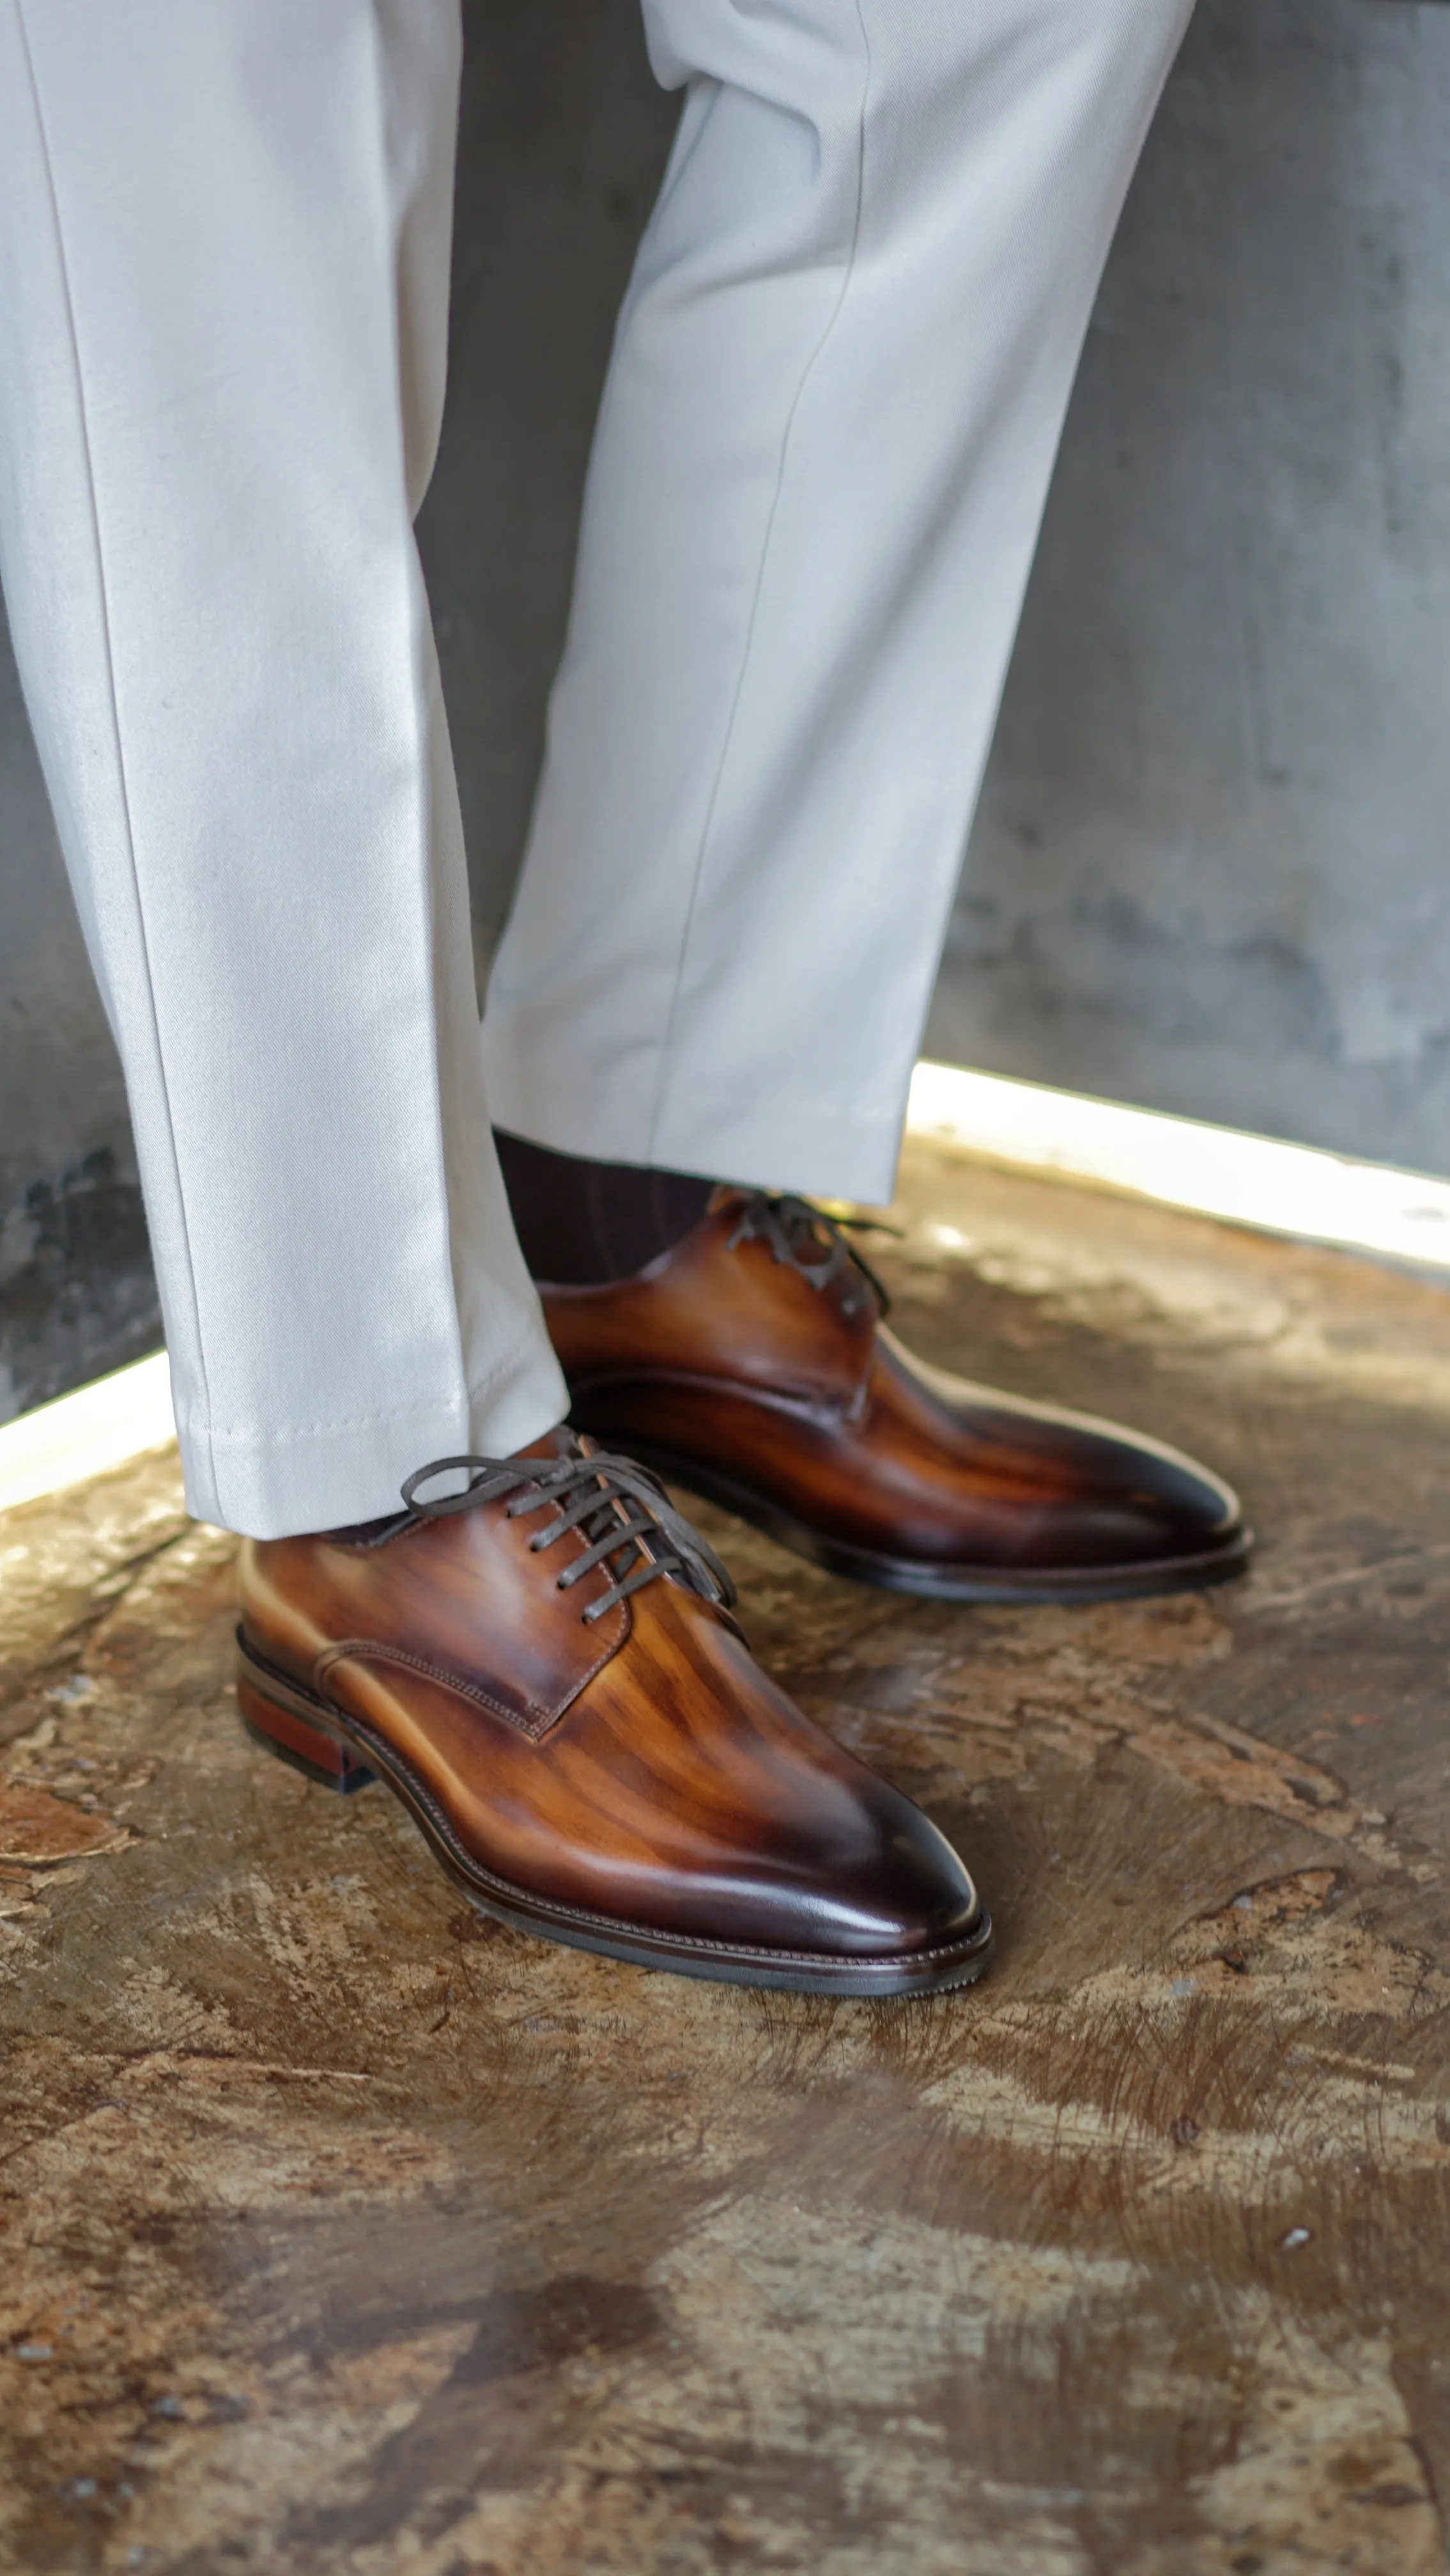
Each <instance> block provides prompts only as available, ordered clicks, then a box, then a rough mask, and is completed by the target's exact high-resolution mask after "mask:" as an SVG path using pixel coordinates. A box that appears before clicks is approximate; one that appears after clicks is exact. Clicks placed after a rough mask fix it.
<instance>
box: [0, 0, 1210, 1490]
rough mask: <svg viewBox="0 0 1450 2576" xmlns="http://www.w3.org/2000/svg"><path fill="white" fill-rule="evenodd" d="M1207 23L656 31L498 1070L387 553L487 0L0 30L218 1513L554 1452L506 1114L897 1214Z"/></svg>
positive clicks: (782, 7)
mask: <svg viewBox="0 0 1450 2576" xmlns="http://www.w3.org/2000/svg"><path fill="white" fill-rule="evenodd" d="M1186 14H1187V5H1186V0H645V18H646V31H647V36H648V41H649V45H650V51H651V59H652V61H653V64H654V68H655V70H656V73H657V74H658V76H659V78H660V79H661V80H662V81H664V82H665V83H667V84H669V85H671V86H674V87H678V88H680V89H682V90H683V92H684V99H683V108H682V116H681V123H680V127H679V132H678V137H677V141H676V145H675V149H674V152H673V155H672V158H671V161H670V165H669V168H668V171H667V174H666V178H665V182H664V186H663V189H662V192H661V196H660V200H659V203H658V205H657V207H656V209H655V211H654V215H653V217H652V220H651V222H650V225H649V228H648V230H647V232H646V235H645V239H644V242H643V245H642V247H641V251H640V254H639V259H638V262H637V265H636V269H635V274H634V277H633V281H632V283H631V286H630V289H629V292H628V295H627V297H626V301H625V305H624V308H623V311H622V313H621V316H620V321H619V327H618V332H617V336H616V344H615V349H614V355H613V360H612V364H611V368H610V372H609V377H608V382H607V385H606V390H605V395H604V401H603V407H602V411H601V416H600V421H599V427H598V432H597V436H596V441H595V447H594V454H593V460H592V464H591V469H590V476H589V484H588V491H587V495H586V504H585V513H584V525H583V533H582V539H581V548H580V560H579V567H578V575H577V582H576V589H575V598H574V606H573V613H572V618H571V624H570V631H569V637H568V643H567V649H566V652H565V657H564V661H563V665H562V668H561V671H560V674H559V679H558V683H557V686H556V689H555V692H554V697H553V702H552V707H551V713H550V723H549V738H548V750H547V755H546V759H545V765H544V771H543V776H542V780H541V783H540V789H539V796H538V802H537V808H536V812H535V817H534V823H533V829H532V833H531V837H530V842H529V848H528V853H527V858H526V862H525V867H524V871H523V876H522V880H521V883H520V888H519V892H518V897H517V900H516V903H515V907H514V911H513V915H512V918H511V921H510V924H509V927H508V929H507V932H506V934H505V937H504V940H503V943H502V947H501V949H500V952H499V955H498V958H497V960H496V963H495V966H494V970H493V975H492V979H491V983H490V988H489V994H488V1000H487V1007H486V1011H485V1015H484V1022H483V1029H482V1034H481V1035H480V1029H479V1022H478V1017H477V1010H476V1003H475V996H474V989H473V982H472V954H471V943H470V939H469V931H468V907H467V884H466V876H465V867H464V853H463V846H462V835H461V829H460V823H459V813H458V802H457V796H456V792H455V787H454V781H453V773H452V764H451V759H450V755H449V748H448V738H447V726H446V720H445V717H444V712H443V706H442V699H441V694H440V689H439V682H438V672H437V664H436V659H435V655H434V650H433V641H432V635H431V630H430V626H429V619H428V609H427V602H426V598H425V594H424V590H423V584H422V580H421V577H420V573H419V567H418V559H417V553H416V549H415V545H414V539H413V519H414V516H415V513H416V511H417V508H418V505H419V503H420V501H421V499H422V495H423V492H424V490H425V488H426V484H427V480H428V475H429V472H430V470H431V466H432V461H433V455H434V451H435V447H436V443H437V436H438V425H439V418H440V413H441V407H442V400H443V386H444V368H445V352H446V340H447V305H448V272H449V234H450V220H451V206H452V180H453V153H454V137H455V125H456V111H457V81H458V68H459V19H458V7H457V0H306V6H305V7H301V8H299V7H298V6H297V5H296V0H0V580H3V584H4V591H5V600H6V605H7V609H8V612H9V617H10V623H11V628H12V633H13V636H14V641H15V648H16V654H17V659H18V662H19V667H20V672H21V678H22V683H23V686H24V689H25V694H26V699H27V703H28V706H29V709H30V713H31V717H32V721H33V724H34V728H35V733H36V739H37V742H38V745H39V748H40V753H41V758H42V762H43V765H44V769H45V774H46V778H47V782H48V785H49V789H50V794H51V798H52V801H53V804H54V808H55V813H56V819H57V824H58V828H59V832H60V838H61V843H62V846H63V849H64V852H65V857H66V863H67V866H68V868H69V871H70V874H71V878H72V882H73V885H74V888H75V893H76V899H77V903H78V906H79V910H80V915H81V920H82V925H83V928H84V931H85V936H86V940H87V944H88V947H89V951H90V955H91V958H92V961H93V964H94V967H95V971H96V974H97V976H98V979H99V982H100V986H101V990H102V993H103V996H104V999H105V1003H106V1008H107V1011H108V1013H109V1016H110V1020H111V1025H112V1027H113V1029H114V1032H115V1035H116V1039H117V1043H118V1046H119V1048H120V1052H121V1057H122V1061H123V1065H124V1069H125V1075H126V1083H127V1090H128V1096H129V1100H130V1104H131V1111H132V1116H133V1121H134V1125H135V1131H136V1139H137V1146H138V1152H139V1157H140V1164H141V1172H142V1182H143V1188H144V1191H145V1198H146V1207H147V1215H148V1221H149V1225H150V1229H151V1236H152V1242H153V1246H154V1250H155V1255H156V1265H157V1272H158V1277H159V1280H160V1286H161V1296H162V1304H163V1310H164V1317H165V1326H166V1335H167V1346H168V1350H169V1353H170V1358H171V1369H172V1379H173V1387H174V1393H175V1401H176V1412H177V1423H178V1429H179V1431H180V1435H181V1445H182V1452H183V1458H184V1463H185V1470H186V1479H187V1491H188V1497H189V1500H190V1503H191V1506H192V1508H193V1510H194V1511H196V1512H197V1514H198V1515H199V1516H201V1517H203V1518H206V1519H209V1520H213V1521H217V1522H220V1523H222V1524H224V1525H226V1526H228V1527H231V1528H235V1529H239V1530H244V1531H248V1532H251V1533H253V1534H255V1535H258V1536H270V1535H277V1534H282V1533H285V1532H288V1531H294V1530H307V1529H316V1528H323V1527H328V1526H332V1525H334V1524H337V1523H339V1522H349V1521H355V1520H359V1519H365V1518H370V1517H372V1516H373V1515H375V1514H379V1513H382V1512H385V1511H387V1510H389V1509H390V1508H391V1507H392V1506H393V1504H394V1503H395V1501H396V1498H397V1491H398V1487H399V1485H400V1483H401V1481H402V1478H403V1477H404V1476H405V1475H406V1474H408V1473H409V1471H410V1470H411V1469H413V1468H414V1467H417V1466H418V1465H420V1464H421V1463H423V1462H424V1461H425V1460H427V1459H430V1458H432V1457H435V1456H438V1455H441V1454H443V1453H446V1452H453V1451H461V1450H470V1449H471V1450H480V1451H483V1452H486V1453H491V1454H503V1453H506V1452H507V1451H509V1450H511V1449H513V1448H515V1447H517V1446H519V1445H521V1444H522V1443H523V1442H525V1441H527V1440H529V1439H531V1438H533V1437H535V1436H536V1435H537V1434H538V1433H539V1432H541V1431H542V1430H544V1429H546V1428H547V1427H548V1426H549V1424H551V1423H552V1422H554V1421H556V1420H558V1419H559V1418H560V1416H561V1415H562V1413H563V1411H564V1407H565V1395H564V1390H563V1387H562V1383H561V1381H560V1377H559V1373H558V1370H557V1367H556V1365H555V1362H554V1359H553V1356H552V1353H551V1351H550V1348H549V1345H548V1342H547V1338H546V1336H545V1334H544V1332H543V1328H542V1323H541V1319H540V1315H539V1310H538V1304H537V1300H536V1298H535V1296H534V1292H533V1290H532V1287H531V1285H530V1283H529V1281H528V1278H527V1276H526V1273H525V1270H524V1267H523V1264H522V1261H521V1259H520V1256H519V1253H518V1249H517V1245H516V1243H515V1240H514V1235H513V1230H512V1226H511V1224H510V1221H509V1216H508V1210H507V1205H506V1202H505V1199H504V1195H503V1190H502V1185H501V1182H500V1179H499V1174H498V1167H497V1163H496V1160H495V1157H494V1153H493V1148H492V1143H491V1136H490V1120H491V1119H492V1120H495V1121H497V1122H498V1123H499V1124H501V1125H504V1126H507V1127H509V1128H512V1129H514V1130H515V1131H517V1132H518V1133H520V1134H523V1135H525V1136H529V1137H532V1138H534V1139H535V1140H536V1141H537V1142H539V1143H542V1144H546V1145H552V1146H555V1147H558V1148H561V1149H564V1150H567V1151H570V1152H574V1153H582V1154H589V1155H597V1156H601V1157H604V1158H606V1159H609V1160H614V1161H626V1162H656V1163H660V1164H664V1165H666V1166H672V1167H675V1168H678V1169H682V1170H689V1171H698V1172H706V1173H713V1174H719V1175H721V1176H725V1177H729V1178H731V1179H734V1180H740V1181H748V1182H753V1183H759V1184H762V1185H767V1186H783V1187H790V1188H796V1189H802V1190H806V1191H810V1192H814V1193H816V1194H819V1195H826V1196H837V1197H850V1198H858V1199H865V1200H873V1201H879V1200H883V1199H885V1198H887V1197H888V1196H889V1194H890V1190H891V1186H892V1175H893V1169H894V1163H895V1156H896V1150H897V1143H898V1138H899V1134H900V1127H901V1121H902V1116H903V1112H904V1105H905V1097H906V1089H907V1084H908V1081H909V1078H910V1071H911V1066H912V1062H913V1060H914V1056H915V1053H916V1049H917V1046H918V1043H919V1038H920V1032H921V1027H922V1024H923V1020H924V1017H925V1012H926V1007H927V1003H928V1000H929V997H930V991H931V986H932V981H933V977H934V974H935V970H936V964H937V958H938V954H939V950H940V945H941V939H942V935H943V931H944V927H945V921H946V916H947V911H948V907H949V904H950V901H951V897H952V893H953V889H954V885H955V881H956V878H957V874H958V871H959V868H960V864H961V859H962V855H963V851H964V848H965V843H966V838H967V832H968V828H969V825H970V821H971V815H972V810H973V805H974V802H975V799H976V795H977V791H978V786H979V782H980V777H981V772H982V767H983V764H984V761H985V757H986V752H987V747H988V743H989V740H990V736H991V730H992V725H993V721H994V717H995V712H996V707H997V702H998V698H999V694H1000V690H1001V685H1002V680H1003V676H1004V673H1005V669H1006V664H1007V659H1008V655H1009V652H1010V648H1011V642H1012V636H1013V632H1014V629H1015V625H1016V621H1017V617H1018V613H1019V609H1020V604H1021V598H1022V593H1023V590H1024V587H1025V583H1026V578H1027V572H1028V569H1029V565H1030V561H1031V555H1032V549H1033V545H1034V541H1035V537H1036V532H1037V527H1038V523H1039V519H1040V516H1041V511H1042V506H1043V501H1044V498H1045V494H1046V488H1047V483H1048V478H1049V475H1050V472H1051V466H1052V460H1053V456H1054V453H1055V449H1056V445H1057V441H1058V437H1059V434H1060V430H1061V424H1062V418H1063V414H1064V411H1065V408H1066V403H1067V398H1068V394H1069V391H1070V387H1071V382H1072V376H1073V372H1074V368H1075V366H1076V362H1077V358H1078V354H1079V350H1080V348H1081V343H1082V338H1083V334H1084V331H1085V329H1086V325H1087V320H1088V316H1089V312H1090V309H1091V304H1092V299H1093V295H1094V292H1095V289H1096V285H1097V281H1098V277H1099V274H1100V271H1101V267H1102V263H1103V259H1104V257H1105V254H1106V250H1107V247H1108V244H1109V241H1110V239H1111V236H1112V231H1113V228H1114V225H1115V222H1116V219H1117V215H1118V212H1119V209H1120V206H1121V202H1122V198H1123V195H1124V192H1125V189H1126V186H1127V183H1128V179H1129V177H1130V175H1131V171H1132V168H1133V164H1134V161H1135V158H1136V155H1137V152H1138V149H1139V146H1140V144H1141V141H1142V137H1143V135H1144V132H1145V130H1146V127H1147V123H1148V120H1149V118H1150V116H1151V114H1152V110H1153V106H1154V103H1155V101H1156V98H1157V95H1158V91H1159V88H1160V86H1161V83H1162V80H1163V78H1164V75H1165V72H1166V70H1167V67H1168V64H1169V62H1170V61H1171V59H1172V55H1173V52H1174V50H1175V48H1176V46H1177V43H1178V41H1179V38H1180V36H1181V34H1182V28H1183V23H1184V20H1185V17H1186Z"/></svg>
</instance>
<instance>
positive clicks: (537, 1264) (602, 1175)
mask: <svg viewBox="0 0 1450 2576" xmlns="http://www.w3.org/2000/svg"><path fill="white" fill-rule="evenodd" d="M494 1143H495V1145H496V1146H497V1148H498V1158H499V1163H500V1166H501V1168H502V1171H503V1177H504V1187H505V1188H506V1190H507V1191H508V1197H509V1206H510V1208H511V1209H512V1211H513V1220H514V1225H515V1227H516V1229H517V1232H518V1238H519V1243H520V1246H521V1248H522V1251H523V1256H524V1259H525V1261H526V1262H527V1264H528V1266H529V1270H530V1272H531V1274H532V1275H533V1277H534V1278H535V1279H539V1280H546V1281H548V1282H549V1283H550V1285H551V1286H554V1287H559V1288H593V1287H600V1286H602V1285H603V1284H604V1283H605V1282H606V1281H608V1280H611V1279H628V1278H632V1277H633V1275H634V1273H635V1272H636V1271H639V1270H643V1269H645V1268H646V1267H647V1265H648V1264H649V1263H650V1262H651V1261H655V1260H658V1258H659V1256H660V1254H661V1253H662V1252H668V1251H669V1250H670V1249H671V1248H672V1246H673V1245H675V1244H676V1243H678V1242H679V1241H680V1240H681V1238H682V1237H683V1236H684V1235H687V1234H689V1233H690V1232H691V1230H692V1229H693V1228H694V1227H695V1226H697V1225H698V1224H699V1222H700V1220H701V1218H702V1217H703V1215H704V1213H705V1210H706V1208H707V1207H708V1206H709V1203H710V1197H711V1193H712V1192H713V1190H714V1189H715V1186H716V1184H715V1183H714V1182H713V1181H711V1180H703V1179H701V1178H699V1177H698V1176H697V1175H696V1174H694V1173H691V1172H667V1171H661V1170H658V1169H657V1168H656V1167H655V1166H654V1165H652V1164H637V1163H600V1162H595V1161H593V1160H592V1159H591V1158H590V1157H588V1156H586V1155H582V1154H556V1153H555V1152H554V1151H553V1150H552V1148H551V1147H549V1146H547V1145H535V1144H531V1143H530V1142H529V1140H528V1139H527V1138H526V1137H523V1136H512V1135H510V1134H509V1133H508V1131H507V1130H506V1129H505V1128H502V1127H496V1128H495V1129H494Z"/></svg>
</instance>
